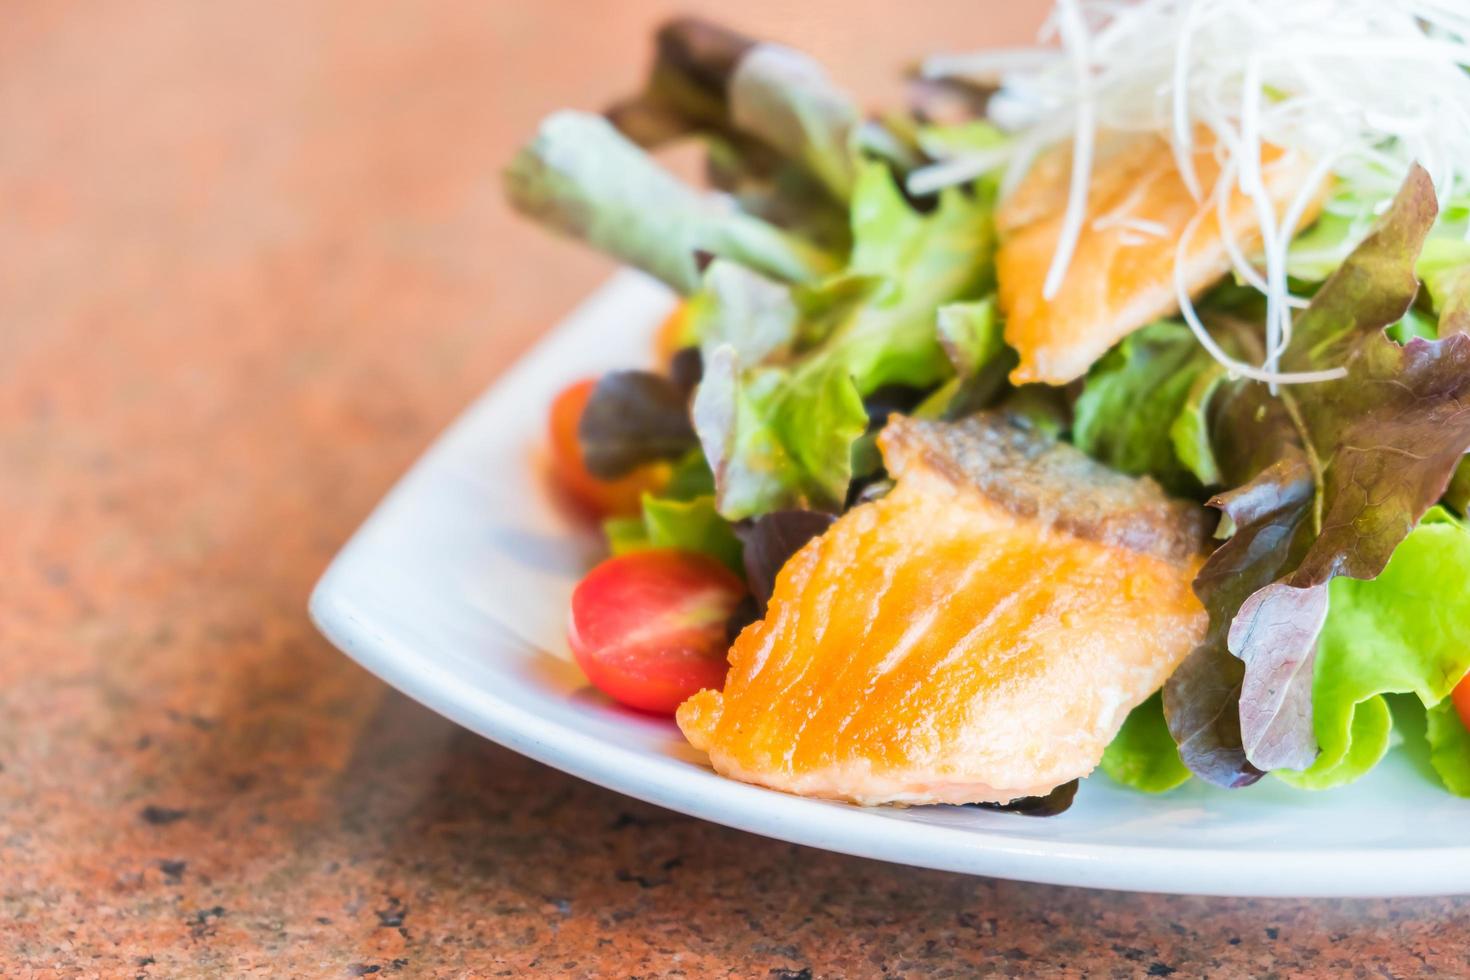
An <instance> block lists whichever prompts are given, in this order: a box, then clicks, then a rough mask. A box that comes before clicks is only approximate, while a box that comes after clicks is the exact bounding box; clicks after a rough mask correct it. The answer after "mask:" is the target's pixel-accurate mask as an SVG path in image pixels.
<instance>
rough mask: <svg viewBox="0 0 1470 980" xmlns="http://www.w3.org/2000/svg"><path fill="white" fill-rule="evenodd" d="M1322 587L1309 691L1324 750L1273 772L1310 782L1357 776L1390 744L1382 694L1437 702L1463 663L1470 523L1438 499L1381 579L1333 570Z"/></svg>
mask: <svg viewBox="0 0 1470 980" xmlns="http://www.w3.org/2000/svg"><path fill="white" fill-rule="evenodd" d="M1329 591H1330V593H1331V602H1330V607H1331V612H1330V613H1329V614H1328V616H1327V619H1326V623H1325V625H1324V626H1323V628H1322V635H1321V640H1320V642H1319V644H1318V647H1317V664H1316V671H1315V676H1314V680H1313V691H1312V703H1313V705H1314V707H1315V709H1316V710H1315V717H1314V728H1315V734H1316V739H1317V742H1318V744H1319V745H1320V746H1321V753H1320V754H1319V755H1318V756H1317V758H1316V761H1315V762H1313V763H1312V765H1311V766H1310V767H1309V768H1307V769H1306V770H1305V771H1302V772H1293V771H1291V770H1280V771H1278V773H1277V775H1279V776H1280V777H1281V778H1282V779H1285V780H1286V781H1287V782H1290V783H1293V784H1294V785H1297V786H1304V787H1308V788H1312V789H1324V788H1327V787H1330V786H1336V785H1339V784H1341V783H1345V782H1348V781H1350V780H1353V779H1356V778H1357V777H1359V776H1361V775H1362V774H1363V773H1365V772H1367V771H1368V769H1370V768H1371V767H1372V766H1373V764H1374V763H1376V762H1377V761H1378V760H1379V758H1381V757H1382V755H1383V754H1384V752H1386V751H1388V743H1389V729H1390V727H1391V724H1392V722H1391V719H1390V716H1389V711H1388V705H1387V703H1386V702H1385V701H1384V700H1383V697H1382V695H1384V694H1388V693H1405V694H1414V695H1417V696H1418V698H1419V700H1420V701H1422V702H1423V704H1424V706H1425V707H1426V708H1434V707H1436V706H1437V705H1439V704H1441V703H1442V702H1443V701H1444V700H1445V699H1446V698H1447V697H1448V696H1449V694H1450V691H1451V690H1452V689H1453V688H1454V687H1455V685H1456V684H1457V683H1458V682H1459V681H1460V679H1461V678H1463V677H1464V676H1465V675H1466V673H1467V672H1470V528H1466V527H1465V526H1464V525H1462V524H1461V523H1460V522H1459V521H1458V520H1457V519H1456V518H1454V517H1452V516H1450V515H1449V514H1448V513H1446V512H1445V511H1444V510H1443V509H1442V508H1436V509H1435V510H1432V511H1430V512H1429V514H1428V515H1427V516H1426V517H1425V518H1424V520H1423V522H1422V523H1420V525H1419V526H1418V528H1416V529H1415V530H1414V531H1413V533H1411V534H1410V535H1409V536H1408V537H1407V538H1405V539H1404V541H1403V543H1402V544H1400V545H1399V546H1398V549H1397V550H1396V551H1395V552H1394V553H1393V558H1392V559H1391V560H1390V561H1389V563H1388V565H1387V567H1385V568H1384V570H1383V573H1382V574H1381V575H1379V576H1378V578H1376V579H1373V580H1370V581H1364V580H1360V579H1352V578H1338V579H1334V580H1333V582H1332V584H1331V587H1330V590H1329ZM1466 776H1467V777H1470V769H1467V770H1466Z"/></svg>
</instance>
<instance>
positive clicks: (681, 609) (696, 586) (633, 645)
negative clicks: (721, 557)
mask: <svg viewBox="0 0 1470 980" xmlns="http://www.w3.org/2000/svg"><path fill="white" fill-rule="evenodd" d="M744 597H745V584H744V583H743V582H741V581H740V579H739V578H737V577H736V576H735V575H734V574H733V573H731V572H730V570H729V569H728V568H726V567H725V566H724V565H721V564H720V563H719V562H717V561H715V560H714V559H713V558H707V557H705V556H704V555H697V554H694V553H692V552H687V551H677V550H675V549H671V548H659V549H653V550H650V551H635V552H632V553H631V554H626V555H619V556H618V557H616V558H609V559H608V560H607V561H605V562H603V563H602V564H601V565H598V566H597V567H596V568H594V569H592V571H591V572H589V573H587V577H586V578H584V579H582V581H581V582H579V583H578V584H577V588H576V589H575V590H574V591H573V592H572V611H571V623H570V625H569V627H568V629H567V639H568V640H569V641H570V643H571V647H572V654H573V656H575V657H576V658H577V664H578V665H579V666H580V667H581V668H582V670H583V672H584V673H586V675H587V679H588V680H590V681H591V682H592V683H593V685H594V686H595V687H597V689H598V690H600V691H602V692H603V693H604V694H606V695H607V696H608V697H610V698H612V699H613V700H615V701H619V702H621V703H623V704H625V705H627V706H629V707H630V708H637V709H639V710H640V711H647V712H651V713H654V714H661V715H672V714H673V713H674V709H675V708H677V707H678V706H679V705H680V704H681V703H682V702H683V701H684V700H685V699H686V698H688V697H690V696H691V695H693V694H695V693H697V692H699V691H701V690H704V689H705V688H719V687H721V686H722V685H723V684H724V682H725V671H726V669H727V667H728V665H727V663H726V661H725V655H726V653H727V652H728V649H729V643H728V641H727V640H726V636H725V621H726V620H728V619H729V618H730V614H731V613H732V612H733V611H734V610H735V607H736V606H737V605H739V604H740V600H741V599H742V598H744Z"/></svg>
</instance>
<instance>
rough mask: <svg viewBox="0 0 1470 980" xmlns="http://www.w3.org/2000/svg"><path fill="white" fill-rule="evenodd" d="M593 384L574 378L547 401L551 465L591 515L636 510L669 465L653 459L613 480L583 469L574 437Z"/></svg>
mask: <svg viewBox="0 0 1470 980" xmlns="http://www.w3.org/2000/svg"><path fill="white" fill-rule="evenodd" d="M595 387H597V382H596V380H595V379H592V378H588V379H586V380H584V381H578V382H576V383H575V384H572V385H568V386H567V387H566V388H564V389H562V392H561V394H559V395H557V396H556V400H555V401H553V402H552V403H551V415H550V425H551V468H552V471H553V472H554V473H555V474H556V478H557V481H558V482H559V483H560V484H561V485H562V486H563V487H565V488H566V490H567V492H568V493H569V494H571V496H572V498H573V499H575V500H576V501H577V503H578V504H580V505H581V506H582V507H584V508H586V509H587V510H589V511H591V512H592V514H593V515H594V516H599V517H616V516H621V515H627V514H636V513H637V512H638V508H639V505H640V501H641V499H642V497H643V493H644V491H645V490H657V489H658V488H659V487H661V486H663V484H664V483H665V482H666V481H667V480H668V475H669V467H668V466H667V465H666V464H662V463H656V464H653V465H650V466H644V467H640V468H639V469H637V470H634V471H633V472H632V473H629V474H628V475H627V476H624V477H620V478H619V479H616V480H599V479H598V478H597V477H595V476H593V475H592V474H591V473H589V472H587V465H586V463H584V462H583V461H582V446H581V444H580V443H579V442H578V441H577V426H578V424H579V423H580V422H581V421H582V410H583V409H585V408H586V407H587V399H589V398H591V397H592V389H593V388H595Z"/></svg>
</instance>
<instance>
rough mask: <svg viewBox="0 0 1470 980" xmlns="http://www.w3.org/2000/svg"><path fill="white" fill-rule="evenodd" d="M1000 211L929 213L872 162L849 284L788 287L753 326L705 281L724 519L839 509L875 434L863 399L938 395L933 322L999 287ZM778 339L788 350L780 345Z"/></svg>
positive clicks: (856, 222)
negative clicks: (905, 393)
mask: <svg viewBox="0 0 1470 980" xmlns="http://www.w3.org/2000/svg"><path fill="white" fill-rule="evenodd" d="M991 201H992V195H991V194H990V193H989V192H988V191H987V190H985V189H983V188H982V189H980V191H979V192H977V193H973V194H971V193H966V192H964V191H961V190H959V189H952V190H950V191H946V192H945V193H944V194H942V195H941V196H940V199H939V202H938V206H937V207H936V208H935V209H934V210H933V211H931V212H930V213H928V214H921V213H919V212H917V211H915V210H914V209H913V208H912V207H911V206H910V205H909V203H908V202H907V201H906V200H905V199H904V197H903V195H902V194H901V193H900V192H899V190H898V188H897V186H896V185H895V184H894V182H893V177H892V175H891V174H890V173H889V171H888V169H887V167H885V166H884V165H882V164H878V163H874V162H867V163H864V164H863V165H862V166H861V167H860V169H859V172H858V177H857V183H856V188H855V190H854V194H853V202H852V227H853V249H852V256H851V260H850V263H849V266H848V268H847V270H846V271H845V272H844V273H842V274H841V275H838V276H834V277H832V278H830V279H828V280H827V281H825V282H823V283H822V284H820V285H816V286H798V287H792V288H790V289H789V302H788V303H785V304H781V303H775V302H773V303H771V304H768V306H767V307H766V308H767V309H779V310H781V311H782V312H781V313H780V314H779V315H774V314H773V315H772V316H771V317H770V318H767V317H764V316H762V317H756V318H753V319H750V320H749V321H747V322H744V323H743V326H742V320H741V318H740V317H737V316H725V315H723V314H722V313H721V310H722V309H726V308H733V307H734V306H735V305H737V303H739V302H742V301H741V300H737V299H736V298H735V297H734V296H733V295H730V294H728V290H729V288H730V282H729V281H728V277H722V278H719V279H717V280H715V281H708V288H707V291H706V292H707V295H706V296H702V297H700V298H699V299H697V300H696V308H697V309H698V310H701V311H702V312H701V313H700V317H701V320H700V322H701V323H702V322H704V321H705V320H707V321H708V322H709V323H710V324H711V326H710V328H709V329H708V330H707V331H706V330H705V329H704V328H703V327H701V328H700V330H701V348H702V350H703V352H704V359H705V374H704V380H703V382H702V383H701V384H700V387H699V390H698V391H697V393H696V395H695V400H694V425H695V430H696V431H697V433H698V434H699V438H700V442H701V444H702V445H703V447H704V451H705V455H706V456H707V457H708V459H709V460H710V464H711V467H712V468H713V470H714V473H715V483H716V487H717V493H716V499H717V502H718V505H719V510H720V513H721V514H723V515H724V516H725V517H727V518H729V519H731V520H738V519H741V518H745V517H752V516H755V515H758V514H762V513H766V512H768V511H772V510H783V509H802V508H805V509H817V510H836V509H839V508H840V507H841V505H842V503H843V500H844V499H845V497H846V493H847V486H848V483H849V481H850V479H851V477H852V457H853V443H854V442H855V441H856V440H858V439H859V438H860V437H861V436H862V435H863V433H864V432H865V431H866V429H867V427H868V418H867V413H866V411H865V410H864V407H863V398H864V397H865V396H867V395H869V394H871V393H873V392H874V391H876V390H877V389H879V388H882V387H884V386H886V385H907V386H910V387H913V388H928V387H931V386H933V385H935V384H937V383H939V382H941V381H943V380H944V379H945V378H946V377H948V376H949V375H950V374H951V373H952V372H953V368H952V367H951V365H950V363H949V360H948V358H947V357H946V354H945V349H944V347H943V345H942V344H941V342H940V337H939V332H938V329H937V326H936V319H937V313H938V310H939V309H940V307H941V306H945V305H947V304H949V303H952V302H955V301H960V300H966V299H971V298H974V297H978V296H981V295H984V294H985V293H987V292H988V291H989V289H990V288H991V287H992V285H993V283H992V282H991V279H992V276H993V263H992V261H991V256H992V252H993V248H994V229H993V224H992V215H991V210H992V206H991ZM714 268H715V267H713V266H712V267H711V271H714ZM747 305H749V304H747ZM793 309H794V310H796V311H797V317H796V323H795V325H794V326H793V325H792V323H791V317H790V311H791V310H793ZM773 323H775V324H778V326H779V329H776V328H773V327H772V324H773ZM776 336H779V337H780V338H781V342H780V343H772V342H771V341H770V338H772V337H776Z"/></svg>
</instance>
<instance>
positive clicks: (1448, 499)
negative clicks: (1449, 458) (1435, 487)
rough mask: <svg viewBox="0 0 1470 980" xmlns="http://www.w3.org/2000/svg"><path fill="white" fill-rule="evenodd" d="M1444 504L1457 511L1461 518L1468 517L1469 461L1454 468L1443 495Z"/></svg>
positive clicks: (1463, 461) (1469, 495)
mask: <svg viewBox="0 0 1470 980" xmlns="http://www.w3.org/2000/svg"><path fill="white" fill-rule="evenodd" d="M1444 502H1445V503H1446V504H1448V505H1449V506H1451V507H1453V508H1454V509H1455V510H1457V511H1459V513H1460V516H1461V517H1470V459H1463V460H1461V461H1460V465H1459V466H1458V467H1456V469H1455V475H1454V477H1453V478H1451V479H1450V485H1449V489H1447V490H1446V491H1445V493H1444Z"/></svg>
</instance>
